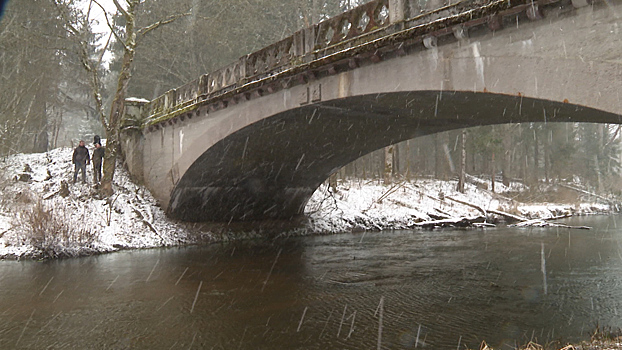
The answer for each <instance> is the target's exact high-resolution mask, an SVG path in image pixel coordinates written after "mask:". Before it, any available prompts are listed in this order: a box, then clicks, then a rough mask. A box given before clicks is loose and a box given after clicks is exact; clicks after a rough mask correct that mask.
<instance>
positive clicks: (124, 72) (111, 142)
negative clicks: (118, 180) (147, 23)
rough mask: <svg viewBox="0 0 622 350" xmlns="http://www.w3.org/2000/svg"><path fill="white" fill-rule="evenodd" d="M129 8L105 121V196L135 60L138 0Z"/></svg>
mask: <svg viewBox="0 0 622 350" xmlns="http://www.w3.org/2000/svg"><path fill="white" fill-rule="evenodd" d="M128 4H129V6H128V9H127V10H126V12H127V14H128V15H127V16H125V20H126V25H125V29H126V33H127V39H126V42H125V49H124V53H123V61H122V64H121V69H120V71H119V76H118V78H117V91H116V93H115V96H114V100H113V101H112V106H111V108H110V115H109V117H108V122H107V123H106V122H105V121H103V123H102V124H103V125H104V126H105V127H106V138H107V140H106V155H105V156H104V166H103V174H102V175H103V176H102V181H101V191H102V194H104V195H105V196H110V195H112V193H113V189H112V181H113V179H114V171H115V168H116V164H117V156H118V155H119V154H121V152H120V145H121V143H120V140H121V137H120V136H121V132H120V128H121V124H122V120H121V119H122V117H123V109H124V108H125V93H126V91H127V85H128V83H129V82H130V78H131V73H132V72H131V70H132V62H133V61H134V53H135V52H136V31H135V27H134V24H135V23H134V20H135V11H136V6H137V4H138V1H128Z"/></svg>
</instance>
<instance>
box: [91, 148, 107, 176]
mask: <svg viewBox="0 0 622 350" xmlns="http://www.w3.org/2000/svg"><path fill="white" fill-rule="evenodd" d="M105 153H106V150H105V148H104V147H102V145H101V143H99V142H97V143H95V149H94V150H93V158H92V161H93V178H94V179H95V183H98V182H100V181H101V180H102V163H103V160H104V154H105Z"/></svg>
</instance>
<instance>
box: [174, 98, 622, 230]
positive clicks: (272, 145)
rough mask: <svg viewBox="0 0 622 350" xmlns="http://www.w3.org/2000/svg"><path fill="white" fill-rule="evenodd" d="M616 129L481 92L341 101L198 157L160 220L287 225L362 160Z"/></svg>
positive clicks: (582, 110) (556, 107) (587, 115)
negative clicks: (498, 134) (574, 128)
mask: <svg viewBox="0 0 622 350" xmlns="http://www.w3.org/2000/svg"><path fill="white" fill-rule="evenodd" d="M568 121H572V122H599V123H620V122H621V121H622V119H621V116H620V115H619V114H615V113H610V112H605V111H602V110H597V109H594V108H589V107H584V106H579V105H574V104H570V103H565V102H563V101H549V100H542V99H534V98H531V97H524V96H512V95H500V94H493V93H490V92H464V91H438V90H436V91H416V92H391V93H382V94H374V95H362V96H353V97H346V98H341V99H336V100H331V101H326V102H320V103H317V104H313V105H309V106H302V107H298V108H296V109H292V110H288V111H285V112H282V113H279V114H276V115H273V116H270V117H267V118H264V119H261V120H260V121H257V122H254V123H252V124H250V125H248V126H246V127H244V128H242V129H240V130H238V131H236V132H233V133H231V134H229V135H228V136H226V137H224V138H223V139H221V140H220V141H218V142H217V143H215V144H213V145H211V146H207V145H209V144H210V143H211V142H210V140H209V139H208V138H207V137H205V138H199V139H198V140H197V141H196V142H195V144H194V145H193V147H196V148H198V149H205V152H203V153H202V154H201V155H200V156H199V157H197V158H196V159H195V160H194V162H193V163H192V165H191V166H190V167H189V168H188V169H187V170H186V172H185V173H184V174H183V176H182V177H181V179H180V180H179V182H178V183H177V185H176V186H175V188H174V190H173V192H172V196H171V202H170V205H169V212H170V213H171V214H172V216H174V217H177V218H180V219H184V220H190V221H194V220H196V221H201V220H210V221H211V220H214V221H229V220H252V219H266V218H291V217H294V216H297V215H301V214H302V213H303V210H304V207H305V205H306V203H307V201H308V199H309V198H310V197H311V195H312V194H313V192H314V191H315V190H316V189H317V187H318V186H319V185H320V184H321V183H323V182H324V181H325V180H326V179H327V178H328V177H329V176H330V175H331V174H332V173H334V172H335V171H337V170H338V169H340V168H341V167H342V166H344V165H346V164H348V163H350V162H351V161H354V160H355V159H357V158H359V157H360V156H362V155H365V154H367V153H370V152H372V151H375V150H377V149H381V148H383V147H386V146H388V145H390V144H394V143H397V142H400V141H404V140H407V139H411V138H415V137H418V136H423V135H429V134H433V133H437V132H441V131H448V130H452V129H457V128H464V127H472V126H480V125H491V124H505V123H519V122H568Z"/></svg>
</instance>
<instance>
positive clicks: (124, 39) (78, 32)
mask: <svg viewBox="0 0 622 350" xmlns="http://www.w3.org/2000/svg"><path fill="white" fill-rule="evenodd" d="M54 1H55V4H56V5H57V9H58V10H59V13H60V15H61V17H62V18H63V19H64V21H65V25H66V28H67V31H68V32H69V33H70V35H71V36H72V37H73V38H74V39H75V40H76V41H77V43H78V55H79V58H80V61H81V63H82V66H83V67H84V69H85V70H86V71H87V72H88V73H89V74H90V80H91V92H92V96H93V99H94V101H95V105H96V110H97V113H98V114H99V117H100V121H101V124H102V126H103V127H104V129H105V131H106V138H107V141H106V156H105V158H104V169H103V178H102V183H101V191H102V193H103V194H105V195H111V194H112V193H113V189H112V180H113V178H114V172H115V167H116V162H117V157H118V155H119V154H120V153H121V152H120V129H121V125H122V118H123V109H124V107H125V97H126V92H127V87H128V84H129V82H130V79H131V76H132V74H131V72H132V63H133V62H134V56H135V54H136V48H137V46H138V44H139V41H140V39H142V38H143V37H144V36H145V35H147V34H149V33H150V32H152V31H154V30H155V29H157V28H159V27H161V26H163V25H166V24H169V23H172V22H173V21H175V20H176V19H177V18H179V17H182V16H186V15H188V13H184V14H175V15H171V16H169V17H167V18H166V19H163V20H160V21H157V22H155V23H152V24H150V25H148V26H145V27H142V28H138V27H137V26H136V13H137V9H138V6H139V5H140V4H141V1H140V0H125V6H122V5H121V3H119V0H113V2H114V5H115V7H116V10H117V13H118V14H119V15H120V16H121V17H122V18H123V26H122V28H118V27H115V26H113V25H112V23H111V22H110V18H109V17H108V14H107V12H106V10H105V9H104V7H103V6H102V5H101V4H100V3H99V2H97V1H96V0H91V2H90V5H89V7H88V10H87V13H86V14H82V15H79V16H74V17H73V18H72V17H71V16H70V14H68V13H67V11H66V10H65V8H66V7H65V6H61V5H62V3H61V1H62V0H54ZM93 6H98V7H100V8H101V9H102V11H103V12H104V15H105V18H106V23H107V24H108V27H109V29H110V31H111V35H112V36H114V38H115V39H116V40H117V42H118V43H119V44H121V46H122V48H123V50H122V52H123V56H122V60H121V65H120V69H119V74H118V77H117V84H116V90H115V92H114V95H113V96H114V97H113V100H112V104H111V107H110V111H109V112H108V113H105V111H104V102H103V98H102V91H101V90H102V82H101V77H100V73H99V70H98V66H99V63H101V59H102V57H103V55H102V56H100V57H98V58H97V57H96V58H93V57H92V55H90V54H89V52H91V51H92V50H91V48H90V47H89V45H93V43H90V42H88V41H87V40H86V33H87V30H88V28H89V26H90V25H91V22H90V19H89V14H90V10H91V8H92V7H93ZM75 18H77V19H78V20H75ZM80 18H81V19H82V20H79V19H80ZM95 59H98V60H99V62H96V61H95Z"/></svg>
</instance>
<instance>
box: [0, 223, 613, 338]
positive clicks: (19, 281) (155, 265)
mask: <svg viewBox="0 0 622 350" xmlns="http://www.w3.org/2000/svg"><path fill="white" fill-rule="evenodd" d="M617 220H619V221H620V223H619V224H618V222H617ZM569 222H570V223H571V224H574V225H588V226H593V227H594V229H592V230H589V231H587V230H568V229H550V228H549V229H535V228H534V229H516V228H499V229H487V230H469V231H464V230H442V231H393V232H375V233H365V234H363V233H358V234H341V235H334V236H320V237H298V238H289V239H280V240H276V241H245V242H236V243H227V244H217V245H211V246H206V247H190V248H180V249H158V250H145V251H125V252H119V253H113V254H107V255H102V256H96V257H88V258H80V259H68V260H62V261H47V262H32V261H23V262H15V261H2V262H0V349H12V348H18V349H47V348H50V349H68V348H73V349H377V348H378V344H379V343H380V345H381V347H382V349H412V348H415V347H417V348H422V347H424V348H429V349H458V348H460V349H464V348H466V346H467V345H469V346H470V347H472V348H476V347H478V346H479V342H480V341H481V340H483V339H486V340H487V341H488V343H489V344H491V345H493V346H495V347H496V348H499V349H503V348H508V346H510V348H511V347H513V346H514V344H515V343H525V342H527V341H529V340H530V339H533V340H537V341H538V342H540V343H545V342H548V341H550V340H553V339H559V338H562V339H565V340H570V341H576V340H579V339H583V338H585V337H587V334H588V332H589V331H590V330H592V329H593V328H594V327H595V325H596V324H597V322H599V323H600V324H601V325H609V326H614V327H620V326H622V318H621V317H620V316H618V312H622V304H621V302H622V253H621V242H622V218H620V217H616V216H599V217H584V218H574V219H571V220H570V221H569ZM543 271H544V272H543ZM545 277H546V278H545ZM618 309H619V310H620V311H618ZM459 343H460V345H459Z"/></svg>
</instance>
